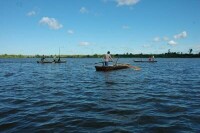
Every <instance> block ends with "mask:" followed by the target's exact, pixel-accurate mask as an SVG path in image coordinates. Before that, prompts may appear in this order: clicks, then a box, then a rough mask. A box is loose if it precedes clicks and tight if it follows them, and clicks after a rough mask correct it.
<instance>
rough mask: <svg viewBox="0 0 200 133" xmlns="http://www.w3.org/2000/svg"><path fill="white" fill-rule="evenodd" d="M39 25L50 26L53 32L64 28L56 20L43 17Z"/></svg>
mask: <svg viewBox="0 0 200 133" xmlns="http://www.w3.org/2000/svg"><path fill="white" fill-rule="evenodd" d="M39 23H40V24H44V25H48V26H49V28H50V29H53V30H58V29H60V28H62V27H63V26H62V24H60V23H59V22H58V21H57V20H56V19H55V18H49V17H43V18H42V19H41V20H40V21H39Z"/></svg>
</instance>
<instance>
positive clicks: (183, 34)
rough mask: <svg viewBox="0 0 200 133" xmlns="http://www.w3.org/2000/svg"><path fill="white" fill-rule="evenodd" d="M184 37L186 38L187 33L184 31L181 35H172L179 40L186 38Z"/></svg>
mask: <svg viewBox="0 0 200 133" xmlns="http://www.w3.org/2000/svg"><path fill="white" fill-rule="evenodd" d="M186 37H187V32H186V31H183V32H182V33H179V34H177V35H174V38H175V39H181V38H186Z"/></svg>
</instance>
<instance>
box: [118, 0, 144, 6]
mask: <svg viewBox="0 0 200 133" xmlns="http://www.w3.org/2000/svg"><path fill="white" fill-rule="evenodd" d="M139 1H140V0H116V2H117V6H131V5H135V4H137V3H138V2H139Z"/></svg>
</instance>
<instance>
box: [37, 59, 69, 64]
mask: <svg viewBox="0 0 200 133" xmlns="http://www.w3.org/2000/svg"><path fill="white" fill-rule="evenodd" d="M66 62H67V61H61V60H60V61H37V63H41V64H46V63H66Z"/></svg>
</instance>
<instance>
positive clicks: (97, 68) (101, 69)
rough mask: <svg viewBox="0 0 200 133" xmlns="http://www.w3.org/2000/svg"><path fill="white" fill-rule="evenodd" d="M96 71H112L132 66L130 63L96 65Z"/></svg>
mask: <svg viewBox="0 0 200 133" xmlns="http://www.w3.org/2000/svg"><path fill="white" fill-rule="evenodd" d="M95 68H96V71H112V70H119V69H126V68H130V65H129V64H117V65H113V66H95Z"/></svg>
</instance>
